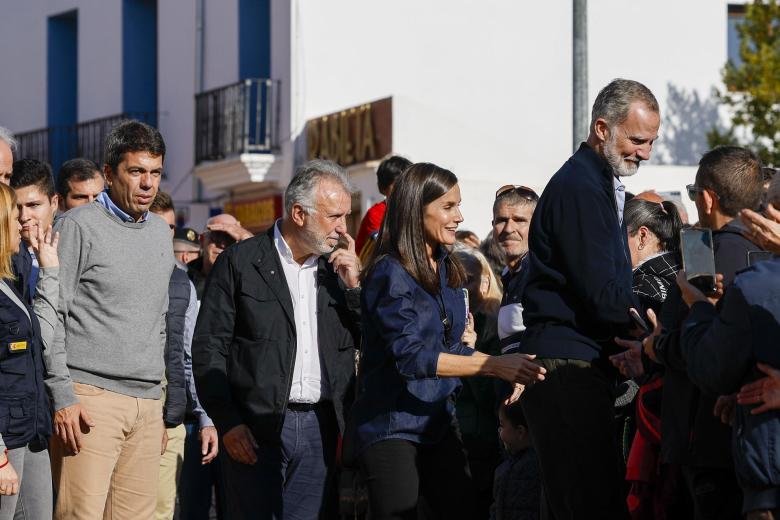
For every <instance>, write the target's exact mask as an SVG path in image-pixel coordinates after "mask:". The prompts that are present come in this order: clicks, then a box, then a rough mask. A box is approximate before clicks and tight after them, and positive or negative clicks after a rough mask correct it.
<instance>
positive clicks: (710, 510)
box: [683, 466, 742, 520]
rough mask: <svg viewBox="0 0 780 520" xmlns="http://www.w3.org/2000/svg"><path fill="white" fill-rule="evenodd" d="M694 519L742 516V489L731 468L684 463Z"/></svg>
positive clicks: (705, 519)
mask: <svg viewBox="0 0 780 520" xmlns="http://www.w3.org/2000/svg"><path fill="white" fill-rule="evenodd" d="M683 477H684V478H685V483H686V485H687V486H688V492H689V493H690V495H691V497H692V499H693V511H694V515H693V518H694V519H695V520H719V519H723V520H726V519H730V518H741V517H742V491H741V490H740V488H739V484H737V476H736V475H735V474H734V470H733V469H720V468H692V467H689V466H683Z"/></svg>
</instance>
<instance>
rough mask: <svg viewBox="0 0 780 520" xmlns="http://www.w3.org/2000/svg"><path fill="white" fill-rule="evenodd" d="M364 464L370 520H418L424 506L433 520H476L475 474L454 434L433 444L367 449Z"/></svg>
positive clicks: (396, 442)
mask: <svg viewBox="0 0 780 520" xmlns="http://www.w3.org/2000/svg"><path fill="white" fill-rule="evenodd" d="M359 460H360V467H361V470H362V472H363V476H364V478H365V483H366V487H367V488H368V500H369V511H370V518H371V520H389V519H403V520H407V519H412V520H416V519H417V518H418V505H419V504H421V503H422V502H424V503H425V505H426V508H427V509H430V510H431V513H432V518H442V519H444V518H446V519H458V518H463V519H472V518H474V516H473V501H474V490H473V489H472V481H471V474H470V472H469V467H468V462H467V461H466V454H465V452H464V451H463V445H462V443H461V441H460V438H459V436H458V434H457V433H456V431H455V430H454V429H453V430H451V431H450V432H449V433H447V435H446V436H445V437H444V438H443V439H442V440H441V441H440V442H438V443H436V444H431V445H427V444H417V443H414V442H410V441H406V440H402V439H389V440H386V441H380V442H377V443H376V444H372V445H371V446H369V447H368V448H366V449H365V450H364V451H363V453H362V454H361V455H360V457H359Z"/></svg>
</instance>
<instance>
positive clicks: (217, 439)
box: [0, 79, 780, 520]
mask: <svg viewBox="0 0 780 520" xmlns="http://www.w3.org/2000/svg"><path fill="white" fill-rule="evenodd" d="M659 126H660V107H659V105H658V102H657V101H656V99H655V97H654V96H653V94H652V92H651V91H650V90H649V89H647V88H646V87H645V86H644V85H642V84H641V83H638V82H636V81H631V80H622V79H618V80H614V81H613V82H611V83H610V84H608V85H607V86H605V87H604V88H603V89H602V90H601V91H600V92H599V94H598V96H597V98H596V101H595V103H594V106H593V111H592V120H591V125H590V134H589V136H588V138H587V140H586V141H585V142H584V143H582V145H581V146H580V148H579V149H578V150H577V151H576V152H575V153H574V154H573V155H572V156H571V157H570V158H569V159H568V160H566V161H565V162H564V164H563V166H562V167H561V168H560V170H558V172H557V173H555V174H554V175H552V177H551V178H550V181H549V183H548V184H547V186H546V188H545V190H544V192H543V193H542V194H541V196H540V195H539V194H537V193H536V192H535V191H534V190H532V189H530V188H527V187H525V186H522V185H518V184H507V185H505V186H501V187H497V190H496V195H495V202H494V203H493V208H492V222H491V225H492V231H491V232H490V234H489V235H488V236H487V237H485V239H484V240H480V238H479V237H478V236H477V235H476V234H474V233H472V232H469V231H466V230H463V229H459V228H460V225H461V223H462V222H463V216H462V214H461V211H460V206H461V203H462V202H463V203H466V204H467V203H468V200H465V201H463V200H462V194H461V190H460V187H459V185H458V179H457V177H456V175H455V174H454V173H453V172H451V171H449V170H447V169H445V168H442V167H440V166H437V165H436V164H433V163H428V162H420V163H412V162H411V161H409V160H407V159H405V158H403V157H401V156H391V157H388V158H386V159H385V160H384V161H382V163H381V164H380V165H379V167H378V171H377V182H378V188H379V191H380V192H381V193H382V194H383V195H384V196H385V197H386V200H383V201H381V202H380V203H378V204H377V205H375V206H374V207H372V208H370V210H369V211H368V213H367V214H366V215H365V217H364V218H363V220H362V223H361V226H360V229H359V230H358V233H357V235H356V238H355V239H353V238H352V237H351V236H350V234H349V232H348V229H347V216H348V215H349V212H350V208H351V197H352V194H353V193H354V188H353V186H352V184H351V183H350V180H349V177H348V175H347V174H346V172H345V170H344V169H343V168H342V167H341V166H339V165H338V164H335V163H333V162H331V161H327V160H312V161H309V162H306V163H305V164H303V165H301V166H300V167H299V168H298V169H297V170H296V172H295V175H294V176H293V178H292V180H291V181H290V183H289V184H288V185H287V187H286V189H285V193H284V208H283V215H282V216H281V218H279V219H278V220H277V221H276V222H275V223H274V224H273V225H272V226H271V227H270V228H269V229H268V230H267V231H265V232H263V233H260V234H257V235H254V234H253V233H251V232H250V231H248V230H246V229H244V228H243V227H242V226H241V223H240V222H238V221H237V220H236V219H235V218H234V217H232V216H231V215H227V214H220V215H216V216H213V217H211V218H210V219H209V220H208V222H207V224H206V227H205V229H204V230H203V232H201V233H198V232H197V231H196V230H193V229H189V228H180V227H177V225H176V213H175V207H174V203H173V201H172V199H171V197H170V195H168V194H167V193H165V192H163V191H161V190H160V189H159V187H160V180H161V178H162V173H163V168H164V159H165V152H166V149H165V142H164V140H163V137H162V135H161V134H160V133H159V132H158V131H157V130H156V129H154V128H152V127H150V126H148V125H146V124H144V123H141V122H138V121H125V122H122V123H120V124H118V125H117V126H116V127H114V128H113V129H112V130H111V132H110V133H109V135H108V137H107V139H106V142H105V148H104V164H103V166H102V167H99V166H98V165H96V164H95V163H92V162H91V161H88V160H86V159H81V158H75V159H71V160H69V161H67V162H65V163H64V164H63V165H62V167H61V168H60V169H59V171H58V172H57V175H56V181H55V176H54V175H53V172H52V170H51V168H50V166H49V165H48V164H46V163H44V162H41V161H37V160H33V159H27V158H18V157H17V158H16V160H14V156H13V154H14V151H15V141H14V139H13V136H12V135H11V134H10V132H8V131H7V130H5V129H3V128H2V127H0V278H1V280H0V338H2V339H1V341H2V347H1V348H0V385H2V389H3V392H2V394H0V434H1V435H2V437H1V438H0V447H2V448H3V454H0V495H2V498H1V499H0V520H2V519H12V518H13V519H19V518H22V519H32V520H37V519H49V518H56V519H63V520H64V519H85V520H87V519H97V518H115V519H138V518H144V519H146V518H149V519H153V518H154V519H171V518H174V515H178V516H177V517H178V518H182V519H205V518H209V515H210V511H211V510H212V509H213V510H214V511H215V513H216V515H217V517H218V518H219V519H221V520H228V519H230V520H232V519H254V518H258V519H302V520H303V519H316V518H322V519H336V518H342V517H344V518H369V519H372V520H374V519H376V520H382V519H418V518H425V519H429V518H463V519H475V520H479V519H488V518H490V519H493V520H514V519H536V518H543V519H570V518H583V519H591V518H605V519H624V518H626V519H627V518H632V519H636V520H644V519H656V518H661V519H664V518H669V519H676V518H695V519H697V520H698V519H721V518H722V519H733V518H741V517H746V518H748V519H750V520H753V519H772V518H779V516H778V515H780V459H779V458H778V456H777V454H776V450H775V442H777V440H778V439H780V351H778V352H775V351H774V350H772V349H773V347H772V345H773V344H774V343H775V342H776V341H777V340H776V338H778V337H780V334H779V333H780V260H777V259H775V257H773V256H772V254H773V253H776V254H780V211H778V209H777V208H780V176H774V169H772V168H767V167H763V166H762V164H761V163H760V161H759V160H758V158H757V157H756V155H755V154H754V153H752V152H751V151H749V150H747V149H745V148H741V147H736V146H723V147H717V148H714V149H712V150H710V151H708V152H706V153H705V154H704V155H703V157H702V158H701V161H700V162H699V167H698V171H697V173H696V178H695V182H694V184H691V185H689V186H687V195H688V196H689V197H690V199H691V200H692V201H693V202H694V203H695V205H696V209H697V216H696V222H694V223H692V224H690V223H689V222H688V220H689V219H688V216H687V215H686V214H685V212H684V209H683V207H682V206H681V205H679V203H678V202H675V201H672V200H664V199H663V198H662V197H661V196H659V195H658V194H657V193H655V192H654V191H647V192H643V193H640V194H636V195H634V194H631V193H628V192H627V191H626V189H625V186H624V184H623V182H622V181H621V178H624V177H628V176H631V175H634V174H635V173H637V171H638V168H639V165H640V163H641V162H642V161H646V160H648V159H650V156H651V153H652V147H653V143H654V141H655V140H656V139H657V137H658V131H659ZM517 180H522V175H521V174H520V173H519V174H518V179H517ZM691 220H693V219H691ZM691 226H692V227H695V228H697V229H703V230H709V232H710V233H711V236H712V246H713V247H712V250H713V256H714V263H715V266H716V270H717V273H718V275H717V277H716V279H715V280H716V285H715V287H714V288H713V289H712V290H710V291H708V292H705V291H703V290H702V289H701V288H700V286H699V285H698V284H695V283H691V281H689V277H688V274H687V273H686V272H685V270H684V255H683V253H682V251H681V245H680V243H681V234H683V233H684V230H685V229H686V228H687V227H691ZM647 324H649V325H647Z"/></svg>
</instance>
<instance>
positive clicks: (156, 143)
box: [104, 120, 165, 172]
mask: <svg viewBox="0 0 780 520" xmlns="http://www.w3.org/2000/svg"><path fill="white" fill-rule="evenodd" d="M104 150H105V154H104V156H105V159H104V160H105V163H106V164H107V165H108V167H109V168H111V171H113V172H116V168H117V166H119V163H121V162H122V160H123V159H124V156H125V154H126V153H128V152H148V153H149V154H151V155H153V156H155V157H158V156H162V158H163V160H165V141H163V138H162V135H160V132H159V131H158V130H157V129H156V128H154V127H152V126H149V125H147V124H146V123H142V122H141V121H135V120H132V121H123V122H121V123H119V124H118V125H116V126H115V127H114V128H112V129H111V131H110V132H109V133H108V135H107V136H106V143H105V147H104Z"/></svg>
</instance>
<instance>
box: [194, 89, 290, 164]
mask: <svg viewBox="0 0 780 520" xmlns="http://www.w3.org/2000/svg"><path fill="white" fill-rule="evenodd" d="M278 85H279V82H278V81H273V80H270V79H246V80H243V81H240V82H238V83H234V84H232V85H227V86H225V87H220V88H217V89H214V90H209V91H207V92H203V93H201V94H197V95H196V96H195V163H196V164H197V163H201V162H203V161H214V160H219V159H224V158H225V157H229V156H231V155H236V154H240V153H268V152H271V151H273V150H274V149H275V148H276V147H277V146H278V128H277V124H278V121H279V117H278V111H279V88H278Z"/></svg>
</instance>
